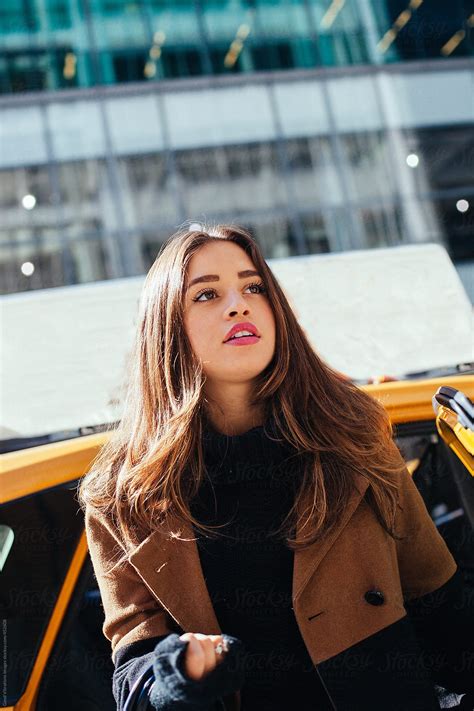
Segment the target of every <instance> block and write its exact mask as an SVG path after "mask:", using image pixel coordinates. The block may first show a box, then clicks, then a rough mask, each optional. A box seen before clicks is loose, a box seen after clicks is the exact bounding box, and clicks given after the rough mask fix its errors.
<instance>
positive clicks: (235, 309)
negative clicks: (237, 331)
mask: <svg viewBox="0 0 474 711" xmlns="http://www.w3.org/2000/svg"><path fill="white" fill-rule="evenodd" d="M238 313H242V314H248V313H249V307H248V304H247V302H246V301H245V299H244V297H243V296H242V294H240V293H239V292H235V295H233V296H231V297H230V303H229V304H228V306H227V307H226V314H227V315H228V316H235V314H238Z"/></svg>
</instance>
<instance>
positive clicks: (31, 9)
mask: <svg viewBox="0 0 474 711" xmlns="http://www.w3.org/2000/svg"><path fill="white" fill-rule="evenodd" d="M0 27H1V29H0V38H1V41H2V43H3V51H2V52H1V54H0V87H1V92H2V94H1V96H0V131H1V134H0V138H1V140H0V211H1V215H2V220H1V222H0V281H1V290H2V292H3V293H8V292H15V291H22V290H28V289H38V288H45V287H54V286H59V285H63V284H74V283H80V282H88V281H95V280H100V279H109V278H114V277H121V276H132V275H136V274H142V273H144V271H146V270H147V268H148V267H149V266H150V264H151V262H152V261H153V259H154V258H155V256H156V253H157V251H158V250H159V247H160V245H161V243H162V242H163V240H164V239H166V237H168V236H169V234H171V232H173V231H174V230H175V229H176V228H177V227H178V226H179V225H180V224H182V223H183V222H185V221H188V222H189V221H196V222H199V220H200V219H206V220H218V221H225V220H229V221H238V222H241V223H242V224H246V225H247V226H248V227H250V228H251V229H252V230H253V232H254V234H255V236H256V237H257V239H258V240H259V242H260V243H261V245H262V247H263V249H264V253H265V254H266V256H267V257H278V256H286V255H288V254H305V253H315V252H328V251H340V250H348V249H361V248H376V247H380V246H386V245H396V244H403V243H413V242H439V243H441V244H444V245H445V246H446V247H447V248H448V250H449V252H450V254H451V256H452V258H453V260H454V261H455V263H456V264H457V265H459V268H460V273H461V271H463V274H464V273H466V274H468V277H466V279H467V280H469V279H470V278H471V277H470V276H469V269H470V265H471V264H472V261H471V260H474V255H473V247H472V235H473V220H472V215H473V208H472V205H473V203H474V181H473V178H472V158H473V155H474V154H473V151H474V126H473V114H474V111H473V105H472V80H473V76H474V68H473V67H474V60H473V59H472V53H473V45H472V41H473V33H474V29H472V28H473V27H474V15H472V14H471V15H469V13H468V8H467V3H464V2H453V3H450V8H449V11H448V10H447V9H446V5H445V4H444V3H441V2H440V1H439V0H430V2H429V3H428V2H423V0H411V2H407V1H406V0H404V2H399V1H398V0H397V1H396V2H395V0H387V1H385V0H358V1H357V2H356V0H345V1H344V0H324V2H323V1H322V0H321V1H319V0H318V1H317V2H316V1H313V0H300V1H296V0H285V1H284V0H266V1H259V2H257V1H255V2H250V0H235V1H234V0H229V1H228V2H224V1H223V0H213V1H212V2H211V1H210V2H204V1H203V0H196V1H193V2H191V1H190V0H175V1H173V2H171V0H140V1H136V2H132V1H130V2H124V1H122V0H120V1H119V0H9V2H8V3H2V4H1V5H0ZM466 270H467V271H466ZM463 278H464V277H463ZM473 291H474V286H473Z"/></svg>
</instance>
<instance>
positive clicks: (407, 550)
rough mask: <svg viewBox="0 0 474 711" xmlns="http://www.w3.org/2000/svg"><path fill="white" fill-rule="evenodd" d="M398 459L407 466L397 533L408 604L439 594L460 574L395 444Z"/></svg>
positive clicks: (402, 474) (399, 492)
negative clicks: (414, 599)
mask: <svg viewBox="0 0 474 711" xmlns="http://www.w3.org/2000/svg"><path fill="white" fill-rule="evenodd" d="M393 447H394V456H395V457H396V458H397V459H398V461H399V463H401V464H402V465H403V471H402V473H401V475H400V478H399V481H398V485H399V488H398V504H397V514H396V520H395V531H396V533H397V535H398V536H403V540H401V541H397V543H396V546H397V559H398V568H399V574H400V582H401V586H402V592H403V597H404V600H410V599H412V598H418V597H421V596H422V595H426V594H427V593H430V592H432V591H433V590H437V589H438V588H440V587H441V586H442V585H443V584H444V583H446V582H447V581H448V580H449V578H451V577H452V576H453V575H454V573H455V572H456V568H457V564H456V561H455V559H454V557H453V556H452V554H451V552H450V550H449V548H448V546H447V545H446V543H445V541H444V539H443V537H442V536H441V534H440V533H439V531H438V529H437V528H436V526H435V524H434V521H433V520H432V518H431V516H430V515H429V513H428V510H427V508H426V506H425V502H424V501H423V497H422V496H421V494H420V492H419V491H418V489H417V487H416V485H415V483H414V481H413V479H412V477H411V474H410V473H409V471H408V469H407V468H406V466H405V462H404V460H403V457H402V455H401V454H400V452H399V450H398V448H397V446H396V444H395V443H393Z"/></svg>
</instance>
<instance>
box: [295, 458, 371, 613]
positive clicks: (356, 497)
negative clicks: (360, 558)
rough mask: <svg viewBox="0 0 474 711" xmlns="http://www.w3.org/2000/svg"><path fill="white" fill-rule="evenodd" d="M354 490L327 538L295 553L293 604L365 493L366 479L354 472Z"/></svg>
mask: <svg viewBox="0 0 474 711" xmlns="http://www.w3.org/2000/svg"><path fill="white" fill-rule="evenodd" d="M354 483H355V488H354V491H353V492H352V495H351V497H350V499H349V501H348V504H347V507H346V509H345V511H344V514H343V516H342V517H341V519H340V520H339V521H338V522H337V523H336V525H335V526H334V528H333V530H332V532H331V533H330V535H329V536H326V538H325V539H324V540H322V541H316V542H315V543H312V544H311V545H310V546H308V547H307V548H305V549H304V550H299V551H295V557H294V562H293V595H292V598H293V602H295V600H296V599H297V598H298V597H299V596H300V595H301V593H302V592H303V590H304V588H305V586H306V585H307V583H308V582H309V580H310V578H311V576H312V575H313V574H314V572H315V571H316V569H317V568H318V566H319V564H320V563H321V561H322V559H323V558H324V556H325V555H326V553H327V552H328V551H329V550H330V548H331V547H332V546H333V545H334V543H335V542H336V540H337V538H338V537H339V536H340V534H341V533H342V531H343V530H344V528H345V527H346V525H347V524H348V522H349V520H350V518H351V516H352V515H353V513H354V512H355V510H356V508H357V506H358V505H359V503H360V501H361V499H362V497H363V496H364V494H365V491H366V489H367V487H368V485H369V481H368V479H367V478H365V477H363V476H362V475H361V474H359V473H358V472H354ZM296 530H297V534H298V533H299V532H301V526H298V527H297V529H296Z"/></svg>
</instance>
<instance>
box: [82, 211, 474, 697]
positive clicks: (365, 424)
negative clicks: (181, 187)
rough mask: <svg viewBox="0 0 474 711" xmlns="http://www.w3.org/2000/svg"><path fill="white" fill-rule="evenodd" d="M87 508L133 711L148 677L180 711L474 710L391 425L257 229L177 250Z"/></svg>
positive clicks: (457, 574) (154, 289) (437, 561)
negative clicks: (331, 358) (284, 280)
mask: <svg viewBox="0 0 474 711" xmlns="http://www.w3.org/2000/svg"><path fill="white" fill-rule="evenodd" d="M305 288H307V289H311V284H307V285H305ZM328 298H330V295H328ZM314 308H315V309H318V308H320V309H323V308H324V304H314ZM79 498H80V502H81V505H82V506H83V508H84V510H85V515H86V531H87V537H88V543H89V549H90V555H91V559H92V563H93V567H94V571H95V575H96V577H97V581H98V585H99V588H100V592H101V595H102V602H103V607H104V612H105V621H104V626H103V631H104V634H105V636H106V637H107V638H108V639H109V640H110V642H111V646H112V659H113V661H114V664H115V672H114V679H113V691H114V696H115V699H116V702H117V708H118V709H123V708H124V705H125V699H126V698H127V696H128V694H129V692H130V689H131V688H132V686H133V685H134V684H138V685H140V683H142V681H141V680H142V679H143V678H144V677H142V675H143V674H144V672H146V670H147V669H148V668H151V670H152V677H151V678H152V680H153V682H154V683H153V685H152V687H151V693H150V696H149V702H148V704H149V706H148V707H149V708H154V709H160V710H161V711H164V710H165V709H198V710H199V709H201V710H202V711H210V710H213V709H227V710H228V711H230V710H233V711H239V710H240V711H253V710H254V709H258V711H265V709H271V710H272V711H277V710H278V709H290V708H291V709H293V708H295V709H298V710H299V711H305V710H309V709H311V710H314V711H325V710H326V709H334V708H336V709H338V711H357V710H359V709H360V710H361V711H362V710H363V711H370V710H372V709H373V710H374V711H375V710H377V711H381V710H382V709H383V710H384V711H389V710H391V711H396V710H400V711H402V710H403V711H415V710H417V711H428V710H430V709H434V710H435V709H439V708H440V700H439V699H440V698H444V699H445V700H446V699H447V698H448V692H450V693H451V695H450V696H449V703H451V706H453V705H454V704H456V703H458V702H459V701H461V703H467V701H466V700H467V699H468V698H471V701H472V698H473V697H469V696H468V694H471V693H473V692H474V681H473V678H474V675H473V674H472V671H473V662H472V659H473V655H472V651H473V650H472V646H471V639H472V638H474V634H473V633H472V632H473V619H472V608H469V605H467V604H465V600H464V598H463V588H462V580H461V571H460V570H459V569H458V568H457V565H456V562H455V560H454V559H453V556H452V555H451V553H450V551H449V550H448V548H447V546H446V544H445V543H444V540H443V539H442V537H441V536H440V534H439V533H438V531H437V529H436V527H435V525H434V524H433V522H432V520H431V518H430V517H429V515H428V512H427V510H426V507H425V505H424V503H423V500H422V498H421V496H420V494H419V493H418V490H417V489H416V487H415V485H414V483H413V482H412V480H411V477H410V475H409V473H408V471H407V469H406V467H405V463H404V461H403V459H402V457H401V455H400V453H399V452H398V449H397V447H396V445H395V443H394V441H393V433H392V430H391V426H390V422H389V420H388V417H387V414H386V412H385V410H384V408H383V407H382V406H381V405H380V404H379V403H378V402H376V401H375V400H374V399H372V398H371V397H370V396H369V395H367V394H366V393H364V392H363V391H362V390H361V389H359V388H358V387H356V386H355V385H354V384H352V383H351V382H349V381H347V380H346V379H344V378H343V377H341V375H340V374H338V373H337V372H336V371H334V370H333V369H332V368H331V367H330V366H329V365H328V364H327V363H325V362H324V361H323V360H322V359H321V358H320V357H319V356H318V355H317V353H315V351H314V349H313V348H312V346H311V345H310V343H309V341H308V339H307V338H306V336H305V333H304V330H303V329H302V328H301V326H300V325H299V324H298V321H297V319H296V317H295V315H294V313H293V311H292V310H291V308H290V306H289V304H288V301H287V298H286V296H285V294H284V292H283V290H282V288H281V287H280V285H279V283H278V281H277V280H276V278H275V276H274V275H273V274H272V272H271V270H270V268H269V266H268V265H267V264H266V262H265V260H264V259H263V257H262V254H261V252H260V250H259V248H258V245H257V244H256V242H255V241H254V240H253V238H252V236H251V234H250V233H249V232H248V231H247V230H245V229H244V228H242V227H239V226H236V225H218V226H214V227H212V228H211V227H209V228H208V229H207V230H205V231H202V232H197V231H186V230H182V231H179V232H177V233H176V234H174V235H173V236H172V237H171V238H170V239H169V240H168V242H167V243H166V244H165V245H164V247H163V248H162V250H161V252H160V254H159V255H158V257H157V259H156V261H155V263H154V264H153V266H152V268H151V269H150V271H149V273H148V275H147V277H146V280H145V284H144V287H143V291H142V295H141V299H140V304H139V314H138V324H137V330H136V340H135V346H134V351H133V353H132V357H131V361H130V375H129V383H128V389H127V394H126V398H125V404H124V412H123V417H122V420H121V422H120V425H119V427H118V428H117V429H116V430H115V431H114V432H113V433H112V435H111V438H110V440H109V442H108V443H107V444H106V445H105V446H104V447H103V449H102V450H101V452H100V454H99V456H98V458H97V459H96V461H95V462H94V465H93V467H92V469H91V470H90V471H89V472H88V474H87V475H86V476H85V477H84V479H83V480H82V483H81V486H80V490H79ZM469 654H471V657H469ZM145 676H146V674H145ZM137 680H138V681H137ZM444 690H447V692H446V693H445V692H444ZM435 692H438V693H435ZM441 692H443V693H444V696H443V697H442V696H441ZM445 703H448V702H447V701H445ZM469 703H470V702H469ZM457 707H458V708H467V706H464V707H463V706H459V705H458V706H457Z"/></svg>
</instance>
